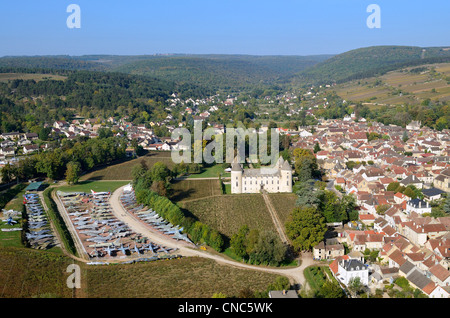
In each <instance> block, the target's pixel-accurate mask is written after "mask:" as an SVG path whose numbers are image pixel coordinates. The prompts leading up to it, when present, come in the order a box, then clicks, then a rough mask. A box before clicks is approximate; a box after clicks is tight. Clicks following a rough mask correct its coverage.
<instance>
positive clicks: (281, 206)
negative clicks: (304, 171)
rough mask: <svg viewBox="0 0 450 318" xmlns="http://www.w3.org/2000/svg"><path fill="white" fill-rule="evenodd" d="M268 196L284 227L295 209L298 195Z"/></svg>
mask: <svg viewBox="0 0 450 318" xmlns="http://www.w3.org/2000/svg"><path fill="white" fill-rule="evenodd" d="M268 196H269V199H270V201H271V202H272V205H273V207H274V208H275V210H276V211H277V214H278V218H279V219H280V221H281V223H282V224H283V225H284V224H285V223H286V221H287V219H288V217H289V215H290V214H291V212H292V210H293V209H294V208H295V202H296V201H297V195H296V194H294V193H270V194H269V195H268Z"/></svg>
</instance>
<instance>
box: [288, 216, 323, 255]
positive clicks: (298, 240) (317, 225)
mask: <svg viewBox="0 0 450 318" xmlns="http://www.w3.org/2000/svg"><path fill="white" fill-rule="evenodd" d="M326 231H327V225H326V223H325V218H324V217H323V216H322V215H321V214H320V212H319V211H318V210H317V208H315V207H298V208H295V209H294V210H293V211H292V212H291V214H290V215H289V218H288V221H287V222H286V234H287V236H288V237H289V238H290V239H291V241H292V246H293V248H294V250H296V251H305V250H311V249H312V248H313V247H314V246H316V245H317V244H319V243H320V242H321V241H322V240H323V239H324V235H325V232H326Z"/></svg>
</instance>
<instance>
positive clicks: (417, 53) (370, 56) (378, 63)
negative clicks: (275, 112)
mask: <svg viewBox="0 0 450 318" xmlns="http://www.w3.org/2000/svg"><path fill="white" fill-rule="evenodd" d="M445 62H450V48H446V47H429V48H421V47H412V46H374V47H368V48H361V49H356V50H352V51H349V52H346V53H343V54H339V55H336V56H334V57H332V58H330V59H328V60H326V61H324V62H322V63H318V64H316V65H314V66H313V67H311V68H308V69H306V70H304V71H302V72H299V73H297V74H296V75H295V76H292V77H291V80H292V82H293V83H294V84H298V85H305V84H319V83H320V84H331V83H333V82H335V83H343V82H347V81H351V80H356V79H362V78H367V77H373V76H379V75H383V74H385V73H387V72H389V71H393V70H396V69H400V68H405V67H408V66H417V65H423V64H431V63H445Z"/></svg>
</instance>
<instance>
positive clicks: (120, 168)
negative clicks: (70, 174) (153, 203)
mask: <svg viewBox="0 0 450 318" xmlns="http://www.w3.org/2000/svg"><path fill="white" fill-rule="evenodd" d="M142 160H144V161H145V163H146V164H147V166H148V167H151V166H153V165H154V164H155V163H157V162H159V161H160V162H163V163H165V164H166V165H167V167H169V168H172V167H173V166H174V165H175V164H174V163H173V161H172V158H171V156H170V152H150V153H148V154H147V155H145V156H142V157H139V158H137V159H133V160H128V161H125V162H122V163H118V164H115V165H110V166H107V167H104V168H100V169H98V170H95V171H92V172H89V173H87V174H85V175H84V176H82V177H81V178H80V180H131V179H132V177H131V171H132V170H133V167H134V166H135V165H138V164H140V163H141V161H142Z"/></svg>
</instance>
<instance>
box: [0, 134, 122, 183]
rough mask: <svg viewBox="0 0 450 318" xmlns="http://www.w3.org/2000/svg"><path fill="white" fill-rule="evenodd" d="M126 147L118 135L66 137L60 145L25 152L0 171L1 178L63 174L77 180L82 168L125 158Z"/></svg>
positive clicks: (88, 168) (10, 179)
mask: <svg viewBox="0 0 450 318" xmlns="http://www.w3.org/2000/svg"><path fill="white" fill-rule="evenodd" d="M126 147H127V140H126V139H124V138H119V137H109V138H95V139H86V138H83V137H81V138H79V139H77V140H65V142H64V143H63V145H62V146H61V147H60V148H56V149H50V150H46V151H42V152H40V153H37V154H34V155H31V156H28V157H26V158H23V159H21V160H19V162H18V163H16V164H9V163H8V164H6V165H5V166H4V167H3V169H2V171H1V174H2V182H4V183H9V182H11V181H13V180H14V179H17V180H18V181H20V180H28V179H32V178H35V177H46V178H48V179H51V180H60V179H64V178H65V177H66V180H67V181H68V182H69V183H76V182H77V181H78V178H79V177H80V175H81V173H82V171H88V170H91V169H92V168H94V167H96V166H99V165H103V164H109V163H111V162H113V161H116V160H122V159H124V158H126V152H125V150H126Z"/></svg>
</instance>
